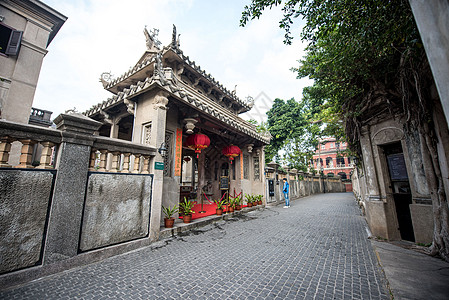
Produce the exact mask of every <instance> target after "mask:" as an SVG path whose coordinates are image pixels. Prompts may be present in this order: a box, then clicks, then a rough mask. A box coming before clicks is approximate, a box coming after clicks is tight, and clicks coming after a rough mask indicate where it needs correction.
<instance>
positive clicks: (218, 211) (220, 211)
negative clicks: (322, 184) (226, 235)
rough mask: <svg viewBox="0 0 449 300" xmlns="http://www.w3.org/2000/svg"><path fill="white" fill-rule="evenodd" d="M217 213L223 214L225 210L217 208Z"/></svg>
mask: <svg viewBox="0 0 449 300" xmlns="http://www.w3.org/2000/svg"><path fill="white" fill-rule="evenodd" d="M215 213H216V214H217V215H219V216H221V215H222V214H223V210H222V209H218V208H217V209H216V210H215Z"/></svg>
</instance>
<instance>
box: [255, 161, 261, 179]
mask: <svg viewBox="0 0 449 300" xmlns="http://www.w3.org/2000/svg"><path fill="white" fill-rule="evenodd" d="M254 180H260V168H259V156H255V157H254Z"/></svg>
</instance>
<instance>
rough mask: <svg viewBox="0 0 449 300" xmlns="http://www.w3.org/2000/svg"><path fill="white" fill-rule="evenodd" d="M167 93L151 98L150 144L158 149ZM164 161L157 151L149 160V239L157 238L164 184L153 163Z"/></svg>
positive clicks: (159, 171) (163, 128)
mask: <svg viewBox="0 0 449 300" xmlns="http://www.w3.org/2000/svg"><path fill="white" fill-rule="evenodd" d="M167 96H168V93H167V92H165V91H160V92H158V93H157V94H156V95H155V96H154V98H153V108H154V111H152V117H151V120H152V123H151V124H152V125H151V141H150V144H151V145H154V146H155V147H156V149H159V148H160V146H161V144H162V143H164V142H165V127H166V123H167V104H168V98H167ZM156 162H158V163H164V158H163V157H162V156H161V155H160V153H159V152H157V153H156V156H155V157H154V159H152V160H151V162H150V163H151V164H152V166H150V169H152V170H154V172H153V174H154V177H153V180H154V182H153V193H152V202H151V216H150V239H151V240H153V241H154V240H157V239H158V238H159V232H160V226H161V225H160V224H161V212H162V195H163V185H164V170H156V168H154V164H155V163H156Z"/></svg>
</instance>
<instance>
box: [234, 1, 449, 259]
mask: <svg viewBox="0 0 449 300" xmlns="http://www.w3.org/2000/svg"><path fill="white" fill-rule="evenodd" d="M273 6H282V11H283V18H282V19H281V20H280V22H279V27H281V28H283V29H284V30H285V40H284V42H285V43H287V44H289V43H291V41H292V39H293V37H292V34H291V31H290V29H291V26H294V20H295V18H298V17H303V18H304V20H305V26H304V28H303V31H302V34H301V38H302V39H303V40H305V41H307V42H308V46H307V48H306V56H305V57H304V58H303V59H301V60H300V61H299V66H298V67H296V68H294V70H295V71H296V72H297V74H298V77H305V76H308V77H309V78H311V79H313V80H314V84H313V86H312V87H309V88H308V89H307V90H305V93H304V94H305V97H308V99H307V101H308V103H309V104H311V105H312V106H313V105H315V107H317V106H318V107H319V106H322V107H323V111H325V113H324V114H321V116H322V117H323V118H326V116H327V117H328V118H330V119H329V120H324V119H323V121H330V122H329V124H331V126H330V127H329V131H332V130H336V132H337V133H338V128H339V126H338V124H339V122H340V124H341V125H343V128H344V134H345V135H346V139H347V141H348V142H349V144H350V147H351V148H352V149H353V150H354V151H355V152H356V153H358V154H359V156H361V149H360V144H359V140H360V136H361V132H360V130H361V127H362V126H363V124H366V122H369V121H370V119H371V118H372V117H375V116H379V115H381V114H391V115H396V114H401V115H403V116H405V118H406V126H405V128H404V129H405V130H406V131H408V132H409V133H410V132H417V133H418V134H419V136H420V140H421V141H422V147H423V148H422V160H423V165H424V166H425V172H426V178H427V183H428V186H429V189H430V190H431V191H432V193H431V197H432V201H433V208H434V216H435V217H434V222H435V231H434V239H433V244H432V248H431V249H432V253H433V254H439V255H441V256H442V257H443V258H444V259H445V260H447V261H449V232H448V227H449V224H448V223H449V218H448V215H449V207H448V201H447V198H446V193H445V190H444V184H443V178H442V175H441V170H440V166H439V161H440V160H439V158H438V151H437V147H436V144H437V141H436V138H435V136H436V134H435V132H434V129H433V128H434V126H433V124H432V120H433V119H432V114H433V105H432V103H431V101H426V99H432V98H431V96H430V91H431V87H432V85H433V78H432V74H431V71H430V67H429V64H428V61H427V58H426V55H425V51H424V48H423V46H422V42H421V38H420V36H419V32H418V30H417V27H416V24H415V22H414V18H413V14H412V11H411V8H410V5H409V3H408V1H407V0H389V1H384V0H370V1H365V0H333V1H324V0H287V1H282V0H252V2H251V4H250V5H249V6H246V7H245V9H244V12H243V13H242V18H241V25H242V26H244V25H245V24H246V23H247V22H248V21H249V20H251V19H254V18H259V17H260V16H261V15H262V13H263V11H264V9H265V8H271V7H273ZM311 111H313V109H312V110H311ZM319 115H320V113H318V112H317V114H316V116H319ZM321 116H320V117H321ZM332 116H337V118H334V119H332Z"/></svg>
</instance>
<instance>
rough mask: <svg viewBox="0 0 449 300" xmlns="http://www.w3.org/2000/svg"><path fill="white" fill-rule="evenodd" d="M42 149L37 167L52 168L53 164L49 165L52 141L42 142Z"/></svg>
mask: <svg viewBox="0 0 449 300" xmlns="http://www.w3.org/2000/svg"><path fill="white" fill-rule="evenodd" d="M41 145H42V147H43V149H42V154H41V161H40V162H41V163H40V165H39V166H38V167H37V168H38V169H53V166H52V165H51V157H52V155H53V149H52V148H53V146H54V145H55V144H53V143H52V142H42V143H41Z"/></svg>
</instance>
